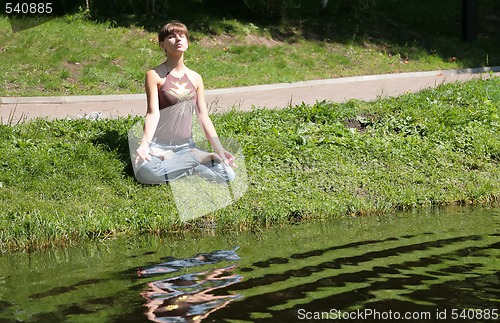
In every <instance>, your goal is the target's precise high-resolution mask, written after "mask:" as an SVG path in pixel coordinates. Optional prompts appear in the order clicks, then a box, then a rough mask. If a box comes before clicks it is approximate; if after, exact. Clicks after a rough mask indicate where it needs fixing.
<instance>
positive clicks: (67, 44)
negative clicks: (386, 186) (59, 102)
mask: <svg viewBox="0 0 500 323" xmlns="http://www.w3.org/2000/svg"><path fill="white" fill-rule="evenodd" d="M146 2H152V1H146ZM345 2H346V1H343V0H330V1H329V2H328V6H327V7H326V8H325V10H324V11H322V12H321V13H318V11H317V7H318V1H298V0H286V1H285V0H283V1H278V0H274V1H251V0H245V1H229V0H186V1H156V5H157V7H156V11H154V12H155V13H156V14H152V13H151V12H149V11H145V12H144V11H140V10H139V8H138V7H136V5H137V4H138V3H141V4H142V3H143V2H137V1H118V0H116V1H102V3H101V1H91V10H90V12H86V11H81V12H76V13H73V14H69V15H65V16H60V17H56V18H54V19H53V20H50V21H48V22H46V23H44V24H41V25H39V26H36V27H33V28H29V29H26V30H23V31H20V32H11V31H10V25H9V20H8V19H7V18H5V17H0V66H1V67H2V68H1V72H0V95H1V96H36V95H80V94H117V93H141V92H143V80H144V74H145V71H146V70H148V69H150V68H151V67H153V66H156V65H158V64H160V63H161V62H162V61H163V54H162V52H161V51H160V50H159V48H158V45H157V41H156V38H157V37H156V33H157V30H158V27H159V26H161V25H162V24H163V23H165V22H166V21H169V20H170V19H179V20H181V21H183V22H185V23H186V24H187V25H188V27H189V28H190V30H191V40H192V44H191V47H190V50H189V51H188V54H187V57H186V59H187V64H188V66H189V67H191V68H192V69H194V70H196V71H198V72H200V73H201V74H202V75H203V76H204V78H205V84H206V87H207V88H221V87H233V86H242V85H255V84H267V83H277V82H293V81H303V80H311V79H322V78H332V77H341V76H353V75H366V74H381V73H396V72H408V71H422V70H439V69H451V68H462V67H479V66H495V65H500V56H499V55H500V54H499V53H500V45H499V44H500V33H499V29H498V22H499V19H500V4H499V3H498V1H496V0H483V1H480V6H479V19H478V20H479V37H478V41H477V42H473V43H464V42H462V41H461V23H460V21H461V18H460V17H461V6H460V3H461V1H456V0H444V1H429V0H426V1H402V0H390V1H385V0H384V1H382V0H379V1H373V0H356V1H350V2H354V3H358V4H360V5H358V6H356V7H353V8H345V7H343V6H342V5H341V4H342V3H345ZM164 3H168V6H164V5H163V4H164ZM252 3H253V4H252ZM255 3H260V5H255ZM362 4H364V5H363V6H361V5H362ZM82 5H83V6H84V5H85V3H84V2H83V1H82ZM268 6H269V7H268ZM248 8H252V9H253V11H251V10H249V9H248ZM283 8H284V9H283ZM136 12H140V13H136ZM264 13H269V14H268V15H266V14H264ZM19 23H22V22H19Z"/></svg>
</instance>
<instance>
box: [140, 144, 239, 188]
mask: <svg viewBox="0 0 500 323" xmlns="http://www.w3.org/2000/svg"><path fill="white" fill-rule="evenodd" d="M150 148H151V149H156V150H158V149H159V150H163V151H167V150H172V151H173V152H174V155H173V156H172V157H171V158H168V159H165V160H162V159H161V158H159V157H157V156H151V160H150V161H144V162H142V164H141V165H139V167H138V168H137V171H136V174H135V177H136V179H137V180H138V181H139V182H141V183H145V184H161V183H165V182H169V181H173V180H175V179H179V178H182V177H185V176H188V175H199V176H201V177H203V178H206V179H207V180H210V181H214V182H218V183H227V182H230V181H233V180H234V178H235V174H234V171H233V169H232V168H231V167H229V166H226V165H225V164H222V163H219V162H216V161H211V162H208V163H203V164H202V163H200V159H199V157H198V155H196V154H195V153H194V152H193V148H196V146H195V144H194V142H192V141H191V142H190V143H189V144H184V145H180V146H169V145H164V144H158V143H154V142H153V143H151V145H150Z"/></svg>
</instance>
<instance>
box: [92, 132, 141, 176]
mask: <svg viewBox="0 0 500 323" xmlns="http://www.w3.org/2000/svg"><path fill="white" fill-rule="evenodd" d="M91 142H92V144H93V145H98V146H101V147H103V149H105V150H107V151H109V152H113V153H114V154H115V156H116V158H117V159H118V160H120V161H121V162H123V164H124V166H125V167H124V172H125V174H126V175H127V176H130V177H132V178H135V176H134V169H133V167H132V161H131V160H130V152H129V147H128V137H127V133H125V134H124V133H123V132H122V131H119V130H116V129H104V130H103V131H102V132H101V133H100V134H99V135H98V136H96V137H94V138H93V139H91Z"/></svg>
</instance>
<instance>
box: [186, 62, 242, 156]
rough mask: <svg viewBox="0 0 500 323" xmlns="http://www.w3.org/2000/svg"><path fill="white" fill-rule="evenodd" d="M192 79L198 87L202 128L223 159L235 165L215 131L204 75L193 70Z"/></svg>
mask: <svg viewBox="0 0 500 323" xmlns="http://www.w3.org/2000/svg"><path fill="white" fill-rule="evenodd" d="M190 74H191V75H192V79H193V80H194V82H193V84H194V85H195V87H196V96H197V102H196V103H197V104H196V114H197V116H198V122H199V123H200V126H201V128H202V129H203V132H204V134H205V137H206V138H207V140H208V141H209V142H210V145H212V148H213V149H214V151H215V153H216V154H217V155H219V157H220V158H221V160H222V161H223V162H224V163H226V164H227V165H231V166H234V163H233V161H234V157H233V155H231V153H229V152H228V151H226V150H225V149H224V147H222V144H221V142H220V140H219V136H218V135H217V131H215V127H214V124H213V123H212V120H211V119H210V116H209V115H208V109H207V103H206V100H205V90H204V85H203V79H202V77H201V76H200V75H199V74H198V73H196V72H194V71H191V73H190Z"/></svg>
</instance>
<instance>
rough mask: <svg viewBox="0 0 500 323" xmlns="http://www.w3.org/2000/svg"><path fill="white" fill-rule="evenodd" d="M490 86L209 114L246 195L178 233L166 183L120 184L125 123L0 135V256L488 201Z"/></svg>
mask: <svg viewBox="0 0 500 323" xmlns="http://www.w3.org/2000/svg"><path fill="white" fill-rule="evenodd" d="M499 89H500V79H499V78H497V77H492V78H491V79H488V80H474V81H470V82H467V83H456V84H448V85H442V86H439V87H437V88H435V89H429V90H426V91H423V92H421V93H418V94H407V95H403V96H400V97H398V98H387V99H383V100H377V101H374V102H360V101H349V102H346V103H343V104H333V103H329V102H317V103H316V104H314V105H305V104H302V105H298V106H294V107H288V108H285V109H283V110H273V111H270V110H266V109H261V108H257V107H256V108H255V109H254V110H253V111H251V112H239V111H236V110H233V111H231V112H228V113H225V114H221V115H214V116H213V120H214V123H215V124H216V127H217V129H219V131H220V136H221V137H222V136H223V137H226V138H235V139H237V140H238V141H239V143H240V144H241V146H242V147H243V150H244V154H245V163H246V169H247V174H248V179H249V188H248V191H247V192H246V194H245V195H244V196H243V197H242V198H241V199H239V200H238V201H237V202H236V203H234V204H232V205H230V206H229V207H227V208H224V209H221V210H218V211H216V212H213V213H211V214H209V215H207V216H205V217H203V218H198V219H196V220H193V221H190V222H181V221H180V220H179V217H178V216H177V214H176V208H175V205H174V203H173V196H172V193H171V191H170V188H169V186H168V185H157V186H154V185H153V186H149V185H141V184H139V183H137V182H136V181H135V179H134V178H133V173H132V168H131V165H130V158H129V152H128V141H127V140H128V139H127V132H128V130H129V129H130V127H131V126H132V125H133V124H134V123H135V122H137V121H138V118H133V117H129V118H120V119H112V120H98V121H92V120H86V119H78V120H54V121H48V120H44V119H38V120H35V121H32V122H25V123H21V124H17V125H1V126H0V154H1V155H2V156H3V159H2V161H1V162H0V205H1V210H2V211H1V215H0V247H1V250H2V251H7V250H16V249H17V250H23V249H33V248H42V247H45V246H52V245H64V244H68V243H74V242H79V241H86V240H89V239H107V238H109V237H113V236H118V235H124V234H125V235H134V234H159V233H172V232H178V231H183V230H195V229H196V228H198V227H200V226H203V225H204V224H206V223H207V222H208V223H216V224H217V228H218V229H217V230H250V229H258V228H259V227H261V226H271V225H280V224H283V223H289V222H300V221H305V220H312V219H330V218H336V217H343V216H361V215H368V214H379V213H384V212H388V211H391V210H395V209H408V208H414V207H422V206H433V205H447V204H463V203H488V202H491V201H495V200H498V199H499V198H500V164H499V162H500V141H499V140H498V139H499V138H500V114H499V111H500V106H499V104H500V92H499Z"/></svg>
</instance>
